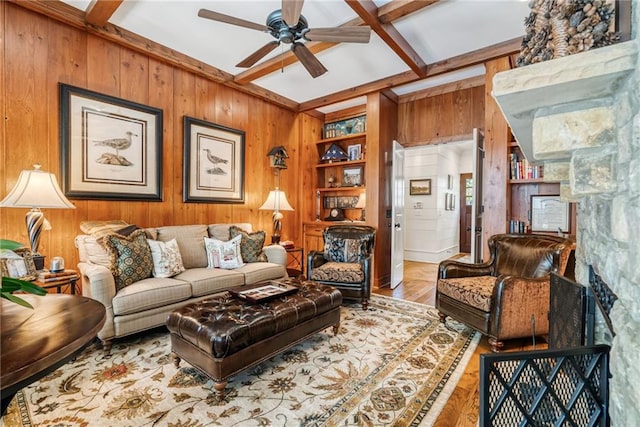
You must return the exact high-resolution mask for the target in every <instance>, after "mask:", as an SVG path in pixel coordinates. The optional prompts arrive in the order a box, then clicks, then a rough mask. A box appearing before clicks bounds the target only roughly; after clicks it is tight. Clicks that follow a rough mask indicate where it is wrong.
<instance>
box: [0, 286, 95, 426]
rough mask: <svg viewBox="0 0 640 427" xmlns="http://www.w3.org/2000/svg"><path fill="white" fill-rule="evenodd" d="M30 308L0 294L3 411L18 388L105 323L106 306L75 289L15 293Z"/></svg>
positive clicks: (71, 354) (64, 358) (72, 353)
mask: <svg viewBox="0 0 640 427" xmlns="http://www.w3.org/2000/svg"><path fill="white" fill-rule="evenodd" d="M20 298H23V299H25V300H27V301H29V302H30V303H31V305H33V310H31V309H29V308H26V307H22V306H20V305H18V304H14V303H12V302H9V301H7V300H5V299H4V298H2V299H0V301H1V303H0V304H1V305H0V394H1V395H2V414H4V412H5V409H6V407H7V406H8V405H9V403H10V402H11V399H13V396H14V395H15V394H16V393H17V392H18V390H20V389H22V388H24V387H26V386H27V385H29V384H31V383H32V382H34V381H37V380H38V379H40V378H42V377H44V376H45V375H47V374H49V373H51V372H53V371H54V370H56V369H57V368H59V367H60V366H62V365H64V364H65V363H67V362H68V361H69V360H71V359H72V358H73V357H74V356H75V355H77V354H78V353H79V352H80V351H81V350H82V349H83V348H84V347H85V346H87V345H88V344H89V343H90V342H91V341H92V340H93V338H95V336H96V335H97V333H98V331H100V329H101V328H102V326H103V325H104V322H105V319H106V310H105V308H104V306H103V305H102V304H101V303H99V302H98V301H95V300H92V299H90V298H86V297H82V296H78V295H66V294H47V295H44V296H36V295H30V294H28V295H22V294H21V295H20Z"/></svg>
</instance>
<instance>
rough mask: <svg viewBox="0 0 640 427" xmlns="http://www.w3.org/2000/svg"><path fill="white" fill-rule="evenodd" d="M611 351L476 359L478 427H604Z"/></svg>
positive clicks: (531, 353)
mask: <svg viewBox="0 0 640 427" xmlns="http://www.w3.org/2000/svg"><path fill="white" fill-rule="evenodd" d="M608 378H609V346H607V345H595V346H586V347H575V348H567V349H562V350H534V351H521V352H505V353H489V354H481V355H480V426H482V427H489V426H504V427H513V426H523V427H524V426H535V427H538V426H581V427H582V426H608V425H609V417H608V413H609V412H608V402H609V396H608V394H609V386H608V384H609V383H608Z"/></svg>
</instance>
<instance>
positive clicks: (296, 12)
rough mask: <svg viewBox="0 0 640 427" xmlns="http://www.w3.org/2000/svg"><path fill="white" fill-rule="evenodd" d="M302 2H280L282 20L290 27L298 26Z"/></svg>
mask: <svg viewBox="0 0 640 427" xmlns="http://www.w3.org/2000/svg"><path fill="white" fill-rule="evenodd" d="M303 3H304V0H282V19H283V20H284V22H286V23H287V25H288V26H290V27H295V26H296V25H298V21H299V20H300V14H301V13H302V4H303Z"/></svg>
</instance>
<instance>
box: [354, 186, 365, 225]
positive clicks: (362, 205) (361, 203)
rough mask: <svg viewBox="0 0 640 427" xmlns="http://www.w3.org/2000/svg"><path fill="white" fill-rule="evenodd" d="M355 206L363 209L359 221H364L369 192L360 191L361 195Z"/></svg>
mask: <svg viewBox="0 0 640 427" xmlns="http://www.w3.org/2000/svg"><path fill="white" fill-rule="evenodd" d="M355 207H356V209H362V211H361V212H360V219H359V221H364V220H365V216H364V210H365V208H366V207H367V193H360V197H358V202H357V203H356V206H355Z"/></svg>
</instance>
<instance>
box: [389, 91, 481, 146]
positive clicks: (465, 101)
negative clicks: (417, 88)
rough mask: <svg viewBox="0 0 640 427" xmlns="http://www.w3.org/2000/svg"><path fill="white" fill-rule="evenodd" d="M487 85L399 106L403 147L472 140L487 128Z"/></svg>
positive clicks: (399, 133) (400, 141) (399, 139)
mask: <svg viewBox="0 0 640 427" xmlns="http://www.w3.org/2000/svg"><path fill="white" fill-rule="evenodd" d="M484 103H485V100H484V86H477V87H472V88H469V89H462V90H458V91H455V92H448V93H444V94H439V95H435V96H430V97H427V98H422V99H416V100H413V99H412V100H410V101H408V102H400V104H399V105H398V142H399V143H400V144H402V145H403V146H404V147H413V146H417V145H428V144H439V143H443V142H451V141H460V140H464V139H471V136H472V133H473V128H480V129H483V128H484Z"/></svg>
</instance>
